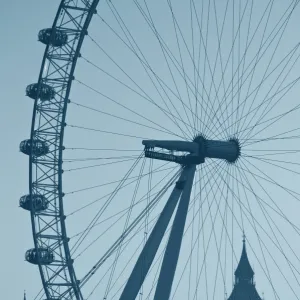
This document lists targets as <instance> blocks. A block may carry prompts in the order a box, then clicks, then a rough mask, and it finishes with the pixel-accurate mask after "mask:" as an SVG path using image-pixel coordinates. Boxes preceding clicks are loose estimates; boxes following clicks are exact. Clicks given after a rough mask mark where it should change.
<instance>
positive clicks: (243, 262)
mask: <svg viewBox="0 0 300 300" xmlns="http://www.w3.org/2000/svg"><path fill="white" fill-rule="evenodd" d="M234 275H235V284H234V288H233V291H232V293H231V295H230V297H229V298H228V300H243V299H249V300H262V299H261V298H260V296H259V295H258V293H257V291H256V288H255V285H254V282H253V277H254V271H253V269H252V267H251V265H250V262H249V259H248V255H247V251H246V235H245V232H244V231H243V250H242V255H241V258H240V261H239V263H238V266H237V268H236V270H235V272H234Z"/></svg>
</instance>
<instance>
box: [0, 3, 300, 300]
mask: <svg viewBox="0 0 300 300" xmlns="http://www.w3.org/2000/svg"><path fill="white" fill-rule="evenodd" d="M298 2H299V1H291V0H289V1H281V0H270V1H268V0H253V1H250V0H249V1H245V0H239V1H233V0H226V1H225V0H224V1H221V0H203V1H200V2H197V1H195V2H194V1H193V0H191V1H189V0H186V1H183V0H173V1H169V0H166V1H159V0H155V1H151V2H150V1H112V2H111V3H112V4H109V3H110V2H107V1H100V5H99V7H98V13H97V14H95V15H94V18H93V21H92V23H91V26H90V28H89V32H88V33H89V34H88V36H86V38H85V43H84V45H83V47H82V51H81V54H82V58H81V59H80V60H79V61H78V65H77V69H76V72H75V80H74V82H73V87H72V91H71V94H70V99H71V104H70V105H69V107H68V114H67V119H66V122H67V127H66V135H65V142H64V145H65V146H66V151H65V152H64V165H63V168H64V170H65V173H64V177H63V178H64V187H63V189H64V192H65V193H66V197H65V200H64V201H65V211H66V215H67V231H68V236H69V237H71V241H70V246H71V247H72V246H74V245H75V243H76V241H77V239H78V237H80V233H81V232H82V230H84V229H85V228H86V227H87V226H88V224H89V222H90V221H91V220H92V219H93V217H94V216H95V214H96V213H97V212H98V211H99V210H101V209H102V208H103V203H104V202H103V201H104V200H107V199H108V198H107V196H106V195H107V194H109V193H112V191H114V189H115V188H116V187H117V185H118V182H119V180H121V179H122V178H123V177H124V176H125V174H126V173H127V171H128V170H129V169H130V167H131V166H132V164H133V163H134V162H135V161H136V160H137V156H138V155H139V154H141V152H142V151H143V146H142V143H141V141H142V139H179V140H183V139H185V140H192V138H193V137H194V136H195V135H197V134H204V135H205V136H206V137H207V138H208V139H218V140H227V139H229V138H232V137H236V138H237V139H239V142H240V144H241V151H242V155H241V157H240V159H239V161H238V162H237V163H236V164H233V165H229V164H226V163H225V162H224V161H217V160H212V159H207V160H206V163H205V164H204V165H202V166H199V167H198V171H197V173H196V176H195V182H196V184H195V186H194V188H193V192H192V198H191V204H190V211H189V215H188V217H187V223H186V224H187V225H186V234H185V237H184V241H183V244H182V250H181V254H180V261H179V264H178V268H177V269H178V273H177V275H176V277H175V281H174V286H175V287H174V289H173V294H172V297H173V299H178V300H179V299H209V300H211V299H224V297H225V293H227V294H228V295H229V294H230V292H231V289H232V284H233V281H232V274H233V272H234V269H235V267H236V265H237V260H238V259H239V256H240V251H241V247H242V234H243V231H244V232H245V233H246V236H247V249H248V253H249V258H250V262H251V264H252V266H253V267H254V270H255V274H256V276H255V279H256V282H257V289H258V291H259V293H260V294H261V295H262V292H264V293H265V296H266V297H265V299H266V300H267V299H284V298H286V299H299V296H298V295H299V294H300V293H299V292H300V284H299V282H298V280H297V278H299V274H300V271H299V270H300V260H299V258H298V256H297V253H298V252H299V245H300V243H299V242H300V236H299V233H300V231H299V227H300V224H299V217H298V216H299V213H298V212H299V208H300V207H299V206H300V205H299V196H300V186H299V174H300V169H299V166H300V164H299V151H300V143H299V136H300V135H299V125H298V124H299V119H300V111H299V107H298V105H299V84H298V80H299V72H298V70H299V67H300V65H299V57H300V49H299V44H298V43H299V30H298V28H299V25H300V24H299V17H298V16H299V12H300V7H299V5H298ZM146 3H147V5H146ZM58 5H59V1H34V0H30V1H18V2H17V1H6V2H5V4H2V6H1V7H2V9H1V11H0V16H1V25H2V26H1V29H0V32H1V37H2V38H1V48H0V49H1V50H0V53H1V56H0V57H1V58H0V61H1V64H0V65H1V71H0V80H1V91H2V109H1V113H0V114H1V118H0V128H1V130H0V134H1V141H2V143H1V145H2V147H1V158H2V159H1V169H0V172H1V178H2V185H1V187H2V199H1V201H0V222H1V223H0V224H1V227H0V228H1V229H0V234H1V237H2V243H1V248H0V249H1V250H0V254H1V255H0V257H1V258H2V263H1V269H0V270H1V271H0V291H1V297H2V298H3V299H22V294H23V291H24V290H26V291H27V295H28V298H27V300H30V299H34V297H35V296H36V295H37V293H38V292H39V290H40V289H41V282H40V278H39V273H38V270H37V267H36V266H33V265H30V264H29V263H27V262H25V261H24V253H25V251H26V250H27V249H29V248H31V247H32V246H33V242H32V235H31V226H30V219H29V214H28V212H26V211H24V210H22V209H21V208H19V207H18V201H19V198H20V197H21V196H22V195H24V194H27V193H28V158H27V157H26V156H25V155H23V154H21V153H20V152H19V150H18V147H19V143H20V141H22V140H23V139H26V138H28V137H29V132H30V126H31V117H32V108H33V101H32V99H30V98H28V97H26V96H25V88H26V86H27V85H28V84H30V83H34V82H36V80H37V78H38V74H39V69H40V65H41V61H42V56H43V51H44V45H42V44H41V43H39V42H38V41H37V33H38V31H39V30H40V29H42V28H47V27H49V26H51V24H52V22H53V18H54V16H55V13H56V10H57V7H58ZM143 14H144V15H143ZM212 78H213V80H212ZM232 78H233V80H232ZM222 101H223V102H222ZM105 149H106V150H105ZM107 149H110V150H107ZM157 168H158V170H159V168H161V169H162V170H160V171H159V172H157ZM177 169H178V168H177V167H176V165H173V164H170V163H169V164H166V165H165V162H159V161H154V162H153V164H152V163H151V162H150V161H149V159H143V158H142V159H138V164H137V166H136V167H135V168H134V169H133V170H132V171H131V172H130V175H129V178H133V182H132V184H129V185H128V186H124V188H122V190H121V191H120V192H119V193H117V194H116V196H115V197H114V198H113V199H112V200H113V201H112V202H111V204H110V205H109V206H108V208H107V209H105V212H104V213H103V215H101V218H99V220H97V225H96V226H94V227H93V230H92V231H91V233H90V234H89V236H88V238H86V239H85V240H84V241H83V242H82V244H81V245H80V247H79V248H78V249H76V251H75V252H74V254H73V258H76V259H75V268H76V272H77V276H78V278H79V279H80V278H81V277H82V276H84V275H85V274H86V272H87V271H88V270H90V268H91V267H92V266H93V264H94V263H95V262H96V261H97V260H98V259H99V258H100V257H101V256H102V255H103V253H105V251H106V250H107V249H108V248H109V246H110V245H111V244H112V243H113V242H114V241H115V240H116V239H117V238H118V236H119V235H120V234H121V233H122V230H123V229H124V228H126V226H128V222H129V223H130V222H132V221H133V219H134V218H135V217H136V216H137V215H138V213H139V212H140V211H141V210H142V208H144V207H145V205H146V203H147V202H148V201H150V199H153V197H154V196H155V195H156V193H157V192H158V191H159V190H160V189H162V188H163V186H164V185H165V184H166V183H167V181H168V180H169V179H170V178H171V176H172V175H174V174H175V172H176V170H177ZM149 172H150V173H151V174H152V175H151V176H149V174H148V173H149ZM169 172H171V173H169ZM143 174H144V175H143ZM141 175H143V179H141V180H137V178H139V177H140V176H141ZM129 180H130V179H129ZM129 182H130V181H129ZM126 183H128V181H125V182H124V184H125V185H126ZM100 185H101V186H100ZM149 187H151V188H153V190H151V192H149ZM169 193H170V192H169V191H168V192H167V193H166V195H164V197H162V199H161V200H160V201H159V203H158V205H157V206H156V207H155V208H154V210H153V211H151V213H150V215H149V218H148V219H146V220H145V221H144V223H143V224H142V225H141V226H142V227H141V228H140V231H138V232H136V233H134V234H133V236H132V240H131V241H130V242H129V243H128V244H127V243H124V245H123V246H122V247H121V248H120V253H119V256H118V255H116V256H115V255H114V256H112V257H111V258H110V259H109V260H108V261H107V262H106V264H104V265H103V268H101V269H100V270H99V271H98V272H97V274H96V275H95V276H94V277H93V278H92V280H91V281H90V282H89V284H87V285H86V286H85V287H84V289H83V292H84V295H85V296H86V297H88V299H103V297H104V296H107V294H106V292H105V291H106V289H107V290H109V293H108V296H107V299H117V297H118V296H119V294H120V290H121V289H122V285H123V283H124V282H125V281H126V278H127V277H128V275H129V274H130V268H132V266H133V264H134V261H135V259H136V258H137V257H138V255H137V253H138V251H139V250H140V249H141V245H142V244H143V239H144V232H148V231H150V230H151V228H152V226H153V224H154V221H155V220H156V218H157V216H158V214H159V212H160V211H161V209H162V207H163V205H164V203H165V202H166V199H167V196H168V195H169ZM145 195H146V196H145ZM147 195H148V196H149V195H150V196H149V197H147ZM99 199H100V200H99ZM101 199H102V200H101ZM103 199H104V200H103ZM140 200H143V201H141V202H140V204H139V205H136V206H134V208H133V209H132V210H130V209H129V210H128V208H129V207H130V206H131V205H133V204H135V203H137V202H138V201H140ZM87 204H88V205H87ZM123 210H125V211H126V214H124V215H122V213H121V215H122V217H121V218H120V219H118V216H120V212H122V211H123ZM117 213H119V214H118V215H117V217H116V214H117ZM127 218H128V219H127ZM126 220H127V221H126ZM146 228H148V229H146ZM147 234H148V233H147ZM166 241H167V238H166V237H165V238H164V240H163V242H162V246H161V247H160V249H159V252H158V253H159V254H160V253H161V251H162V250H163V248H164V245H165V244H166ZM203 257H206V259H205V260H204V259H203ZM114 260H117V261H118V264H117V267H116V270H115V272H112V271H111V267H110V264H112V263H113V261H114ZM203 261H204V263H203ZM159 262H160V260H159V259H158V263H157V264H156V265H155V266H154V268H153V270H151V272H150V274H149V277H148V281H147V283H146V284H145V286H144V296H140V300H142V299H147V296H146V295H148V293H150V294H149V295H150V298H149V299H152V298H153V292H152V294H151V292H150V290H151V286H152V282H153V280H155V276H156V275H155V274H156V271H157V270H158V266H159ZM127 263H128V265H127ZM123 268H124V270H125V271H124V272H122V270H123ZM200 269H201V271H200ZM106 271H107V272H108V273H106ZM200 273H201V276H200ZM107 274H111V276H112V283H111V284H110V287H109V288H107V287H108V286H109V283H108V278H109V275H107ZM181 274H182V277H181ZM102 277H104V280H102V281H100V279H101V278H102ZM196 286H199V287H200V288H198V289H199V291H198V294H199V296H198V298H196V296H195V297H194V295H196V294H197V293H196V294H195V289H196ZM176 287H178V288H177V289H176ZM37 299H40V298H37Z"/></svg>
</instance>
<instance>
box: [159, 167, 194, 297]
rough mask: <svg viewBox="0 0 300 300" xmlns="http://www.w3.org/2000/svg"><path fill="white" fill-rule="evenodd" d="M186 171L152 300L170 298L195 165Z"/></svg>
mask: <svg viewBox="0 0 300 300" xmlns="http://www.w3.org/2000/svg"><path fill="white" fill-rule="evenodd" d="M188 170H189V171H188V176H187V181H186V184H185V186H184V189H183V191H182V195H181V199H180V202H179V205H178V208H177V212H176V216H175V219H174V222H173V226H172V230H171V233H170V237H169V241H168V245H167V248H166V251H165V255H164V260H163V263H162V267H161V270H160V275H159V278H158V283H157V286H156V291H155V296H154V300H168V299H169V297H170V293H171V289H172V284H173V279H174V275H175V271H176V266H177V261H178V256H179V252H180V247H181V241H182V236H183V231H184V226H185V221H186V216H187V212H188V207H189V202H190V196H191V191H192V186H193V181H194V175H195V171H196V165H191V166H189V167H188Z"/></svg>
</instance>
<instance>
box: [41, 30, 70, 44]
mask: <svg viewBox="0 0 300 300" xmlns="http://www.w3.org/2000/svg"><path fill="white" fill-rule="evenodd" d="M38 40H39V41H40V42H41V43H43V44H45V45H48V44H50V45H52V46H54V47H61V46H63V45H65V44H66V43H67V42H68V35H67V34H66V32H64V31H62V30H60V29H55V31H54V34H53V35H52V28H46V29H42V30H40V32H39V34H38Z"/></svg>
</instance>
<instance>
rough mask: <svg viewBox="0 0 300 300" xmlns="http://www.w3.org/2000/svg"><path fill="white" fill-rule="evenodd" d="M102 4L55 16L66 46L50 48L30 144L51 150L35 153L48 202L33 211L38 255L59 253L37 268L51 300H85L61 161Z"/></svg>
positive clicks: (66, 1) (35, 179) (72, 7)
mask: <svg viewBox="0 0 300 300" xmlns="http://www.w3.org/2000/svg"><path fill="white" fill-rule="evenodd" d="M98 2H99V0H94V1H92V0H90V1H89V0H82V1H71V0H63V1H61V3H60V6H59V9H58V12H57V14H56V17H55V20H54V23H53V26H52V30H51V38H50V39H53V38H54V37H55V33H56V32H64V33H65V34H67V37H68V40H67V42H66V43H65V44H64V45H62V46H60V47H57V46H55V45H53V44H51V43H48V44H47V45H46V49H45V53H44V57H43V61H42V65H41V71H40V75H39V80H38V83H37V94H36V97H35V103H34V109H33V117H32V128H31V136H30V140H31V141H32V143H33V141H34V140H41V141H44V142H46V143H47V145H48V146H49V151H48V153H47V155H43V156H42V157H41V158H39V157H38V156H36V155H35V153H34V151H33V147H31V151H30V155H29V157H30V163H29V164H30V176H29V188H30V198H32V197H33V196H34V195H43V196H45V197H46V198H47V200H48V201H49V207H48V209H47V210H46V211H42V212H39V211H36V210H34V209H31V221H32V231H33V236H34V247H35V251H36V252H38V251H39V249H41V248H45V247H46V248H47V249H50V251H51V252H52V253H53V254H54V257H55V258H54V262H53V263H52V264H51V265H49V264H48V265H47V264H43V262H42V261H41V257H40V256H39V255H38V256H37V261H36V263H37V264H38V266H39V271H40V274H41V278H42V283H43V286H44V290H45V294H46V297H47V299H53V300H54V299H67V298H69V297H70V295H72V297H73V298H74V299H83V297H82V295H81V292H80V289H79V281H78V280H77V278H76V275H75V272H74V268H73V261H72V259H71V255H70V249H69V246H68V240H69V239H68V237H67V234H66V226H65V216H64V210H63V196H64V194H63V191H62V173H63V170H62V156H63V149H64V147H63V137H64V128H65V125H66V124H65V118H66V111H67V105H68V102H69V93H70V89H71V85H72V80H73V79H74V77H73V73H74V69H75V66H76V62H77V59H78V57H80V48H81V45H82V43H83V40H84V37H85V35H86V34H87V28H88V26H89V24H90V21H91V19H92V17H93V14H94V13H95V12H96V6H97V4H98ZM44 84H46V85H48V86H51V87H52V88H53V89H54V91H55V96H54V97H53V99H51V100H49V101H42V99H41V97H40V93H41V88H42V87H43V85H44Z"/></svg>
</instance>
